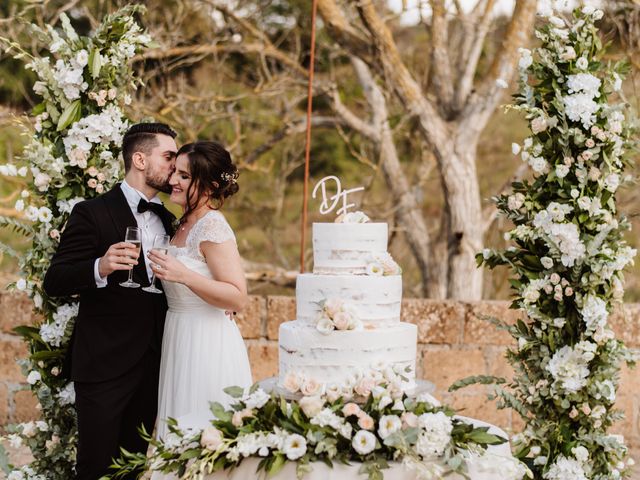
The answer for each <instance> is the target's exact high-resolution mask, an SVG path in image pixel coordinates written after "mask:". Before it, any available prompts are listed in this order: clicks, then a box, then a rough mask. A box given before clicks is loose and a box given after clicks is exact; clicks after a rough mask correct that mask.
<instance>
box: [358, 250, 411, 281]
mask: <svg viewBox="0 0 640 480" xmlns="http://www.w3.org/2000/svg"><path fill="white" fill-rule="evenodd" d="M366 274H367V275H372V276H387V275H401V274H402V268H400V265H398V264H397V263H396V261H395V260H394V259H393V257H392V256H391V254H390V253H389V252H384V253H374V254H371V256H370V258H369V259H368V261H367V268H366Z"/></svg>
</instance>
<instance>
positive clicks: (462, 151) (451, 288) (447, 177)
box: [436, 135, 484, 300]
mask: <svg viewBox="0 0 640 480" xmlns="http://www.w3.org/2000/svg"><path fill="white" fill-rule="evenodd" d="M469 140H470V139H468V137H466V136H464V135H463V136H461V137H452V138H450V139H449V140H445V141H444V142H443V143H440V144H438V146H437V148H436V158H438V157H439V156H441V155H446V161H441V160H440V159H438V160H439V161H438V163H439V165H440V166H441V169H442V177H443V186H444V189H445V196H446V198H447V207H446V208H447V215H448V223H449V228H448V238H447V257H448V272H449V274H448V276H447V293H448V297H449V298H456V299H461V300H477V299H479V298H482V270H480V269H478V268H477V266H476V260H475V255H476V253H477V252H479V251H480V250H482V246H483V233H484V231H483V225H484V224H483V217H482V209H481V202H480V188H479V185H478V179H477V174H476V165H475V157H476V142H475V141H469Z"/></svg>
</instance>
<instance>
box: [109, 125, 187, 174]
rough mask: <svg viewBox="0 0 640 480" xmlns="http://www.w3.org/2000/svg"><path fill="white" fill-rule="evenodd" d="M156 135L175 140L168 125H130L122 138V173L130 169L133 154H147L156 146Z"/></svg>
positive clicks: (174, 133) (173, 133)
mask: <svg viewBox="0 0 640 480" xmlns="http://www.w3.org/2000/svg"><path fill="white" fill-rule="evenodd" d="M156 135H167V136H168V137H171V138H176V135H177V134H176V132H174V131H173V130H172V129H171V127H169V125H166V124H164V123H151V122H149V123H136V124H135V125H132V126H131V127H130V128H129V130H127V132H126V133H125V134H124V137H123V138H122V158H124V171H125V172H128V171H129V169H130V168H131V160H132V158H133V154H134V153H136V152H142V153H146V154H149V153H151V150H153V149H154V148H155V147H157V146H158V139H157V138H156Z"/></svg>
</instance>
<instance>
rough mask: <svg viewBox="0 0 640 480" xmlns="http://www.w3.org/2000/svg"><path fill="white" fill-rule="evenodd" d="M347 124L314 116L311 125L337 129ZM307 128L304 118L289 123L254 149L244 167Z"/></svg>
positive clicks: (336, 119)
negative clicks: (339, 125)
mask: <svg viewBox="0 0 640 480" xmlns="http://www.w3.org/2000/svg"><path fill="white" fill-rule="evenodd" d="M344 123H345V122H344V121H343V120H342V119H339V118H335V117H327V116H313V117H311V125H312V126H313V127H316V128H323V127H335V126H336V124H344ZM306 128H307V119H306V118H302V119H301V120H297V121H293V122H289V123H287V124H286V125H285V126H284V127H283V128H281V129H280V130H278V131H277V132H276V133H275V134H273V135H272V136H271V138H269V139H268V140H267V141H266V142H264V143H263V144H262V145H260V146H259V147H257V148H256V149H254V150H253V151H252V152H251V153H249V154H248V155H247V156H246V157H245V158H244V161H243V166H245V165H251V164H252V163H254V162H255V161H256V160H258V158H260V157H261V156H262V155H264V154H265V153H267V152H268V151H270V150H271V149H273V148H274V147H275V146H276V145H277V144H278V143H279V142H280V141H282V140H284V139H285V138H287V137H288V136H289V135H296V134H300V133H304V132H305V131H306Z"/></svg>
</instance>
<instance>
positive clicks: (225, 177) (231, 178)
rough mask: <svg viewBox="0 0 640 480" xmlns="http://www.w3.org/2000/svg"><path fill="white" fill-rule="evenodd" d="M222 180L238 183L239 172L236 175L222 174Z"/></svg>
mask: <svg viewBox="0 0 640 480" xmlns="http://www.w3.org/2000/svg"><path fill="white" fill-rule="evenodd" d="M220 178H221V179H222V180H224V181H226V182H229V183H236V179H237V178H238V172H234V173H229V172H222V173H221V174H220Z"/></svg>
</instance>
